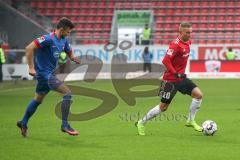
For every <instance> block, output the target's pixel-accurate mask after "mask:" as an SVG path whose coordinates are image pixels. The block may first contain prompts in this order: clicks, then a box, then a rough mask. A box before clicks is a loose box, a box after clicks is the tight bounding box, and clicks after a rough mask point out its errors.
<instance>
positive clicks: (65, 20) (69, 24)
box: [57, 17, 74, 29]
mask: <svg viewBox="0 0 240 160" xmlns="http://www.w3.org/2000/svg"><path fill="white" fill-rule="evenodd" d="M60 28H63V29H66V28H70V29H73V28H74V24H73V23H72V22H71V21H70V20H69V19H68V18H66V17H63V18H61V19H60V20H59V22H58V24H57V29H60Z"/></svg>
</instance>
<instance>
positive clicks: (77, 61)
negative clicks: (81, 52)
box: [64, 41, 80, 64]
mask: <svg viewBox="0 0 240 160" xmlns="http://www.w3.org/2000/svg"><path fill="white" fill-rule="evenodd" d="M64 51H65V52H66V53H67V55H68V57H69V58H70V59H71V60H72V61H73V62H75V63H77V64H80V59H78V58H77V57H75V56H74V54H73V51H72V48H71V46H70V44H69V42H68V41H66V43H65V47H64Z"/></svg>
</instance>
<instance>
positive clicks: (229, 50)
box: [226, 48, 236, 60]
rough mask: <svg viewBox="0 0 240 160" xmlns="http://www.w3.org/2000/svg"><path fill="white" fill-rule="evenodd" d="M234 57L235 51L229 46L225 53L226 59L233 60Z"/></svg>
mask: <svg viewBox="0 0 240 160" xmlns="http://www.w3.org/2000/svg"><path fill="white" fill-rule="evenodd" d="M235 58H236V53H235V52H233V51H232V48H229V49H228V52H227V53H226V59H227V60H234V59H235Z"/></svg>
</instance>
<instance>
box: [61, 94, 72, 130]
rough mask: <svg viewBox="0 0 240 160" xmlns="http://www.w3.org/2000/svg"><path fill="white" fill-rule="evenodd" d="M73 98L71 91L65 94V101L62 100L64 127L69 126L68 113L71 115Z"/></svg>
mask: <svg viewBox="0 0 240 160" xmlns="http://www.w3.org/2000/svg"><path fill="white" fill-rule="evenodd" d="M71 99H72V95H71V93H69V94H66V95H64V96H63V101H62V105H61V110H62V127H67V126H68V121H67V119H68V115H69V111H70V105H71Z"/></svg>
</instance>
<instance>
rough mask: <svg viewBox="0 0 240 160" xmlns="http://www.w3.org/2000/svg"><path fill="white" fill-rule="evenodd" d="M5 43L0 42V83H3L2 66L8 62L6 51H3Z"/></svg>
mask: <svg viewBox="0 0 240 160" xmlns="http://www.w3.org/2000/svg"><path fill="white" fill-rule="evenodd" d="M2 44H3V41H2V40H0V83H1V82H2V81H3V72H2V64H4V63H5V62H6V59H5V55H4V51H3V49H2Z"/></svg>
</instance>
